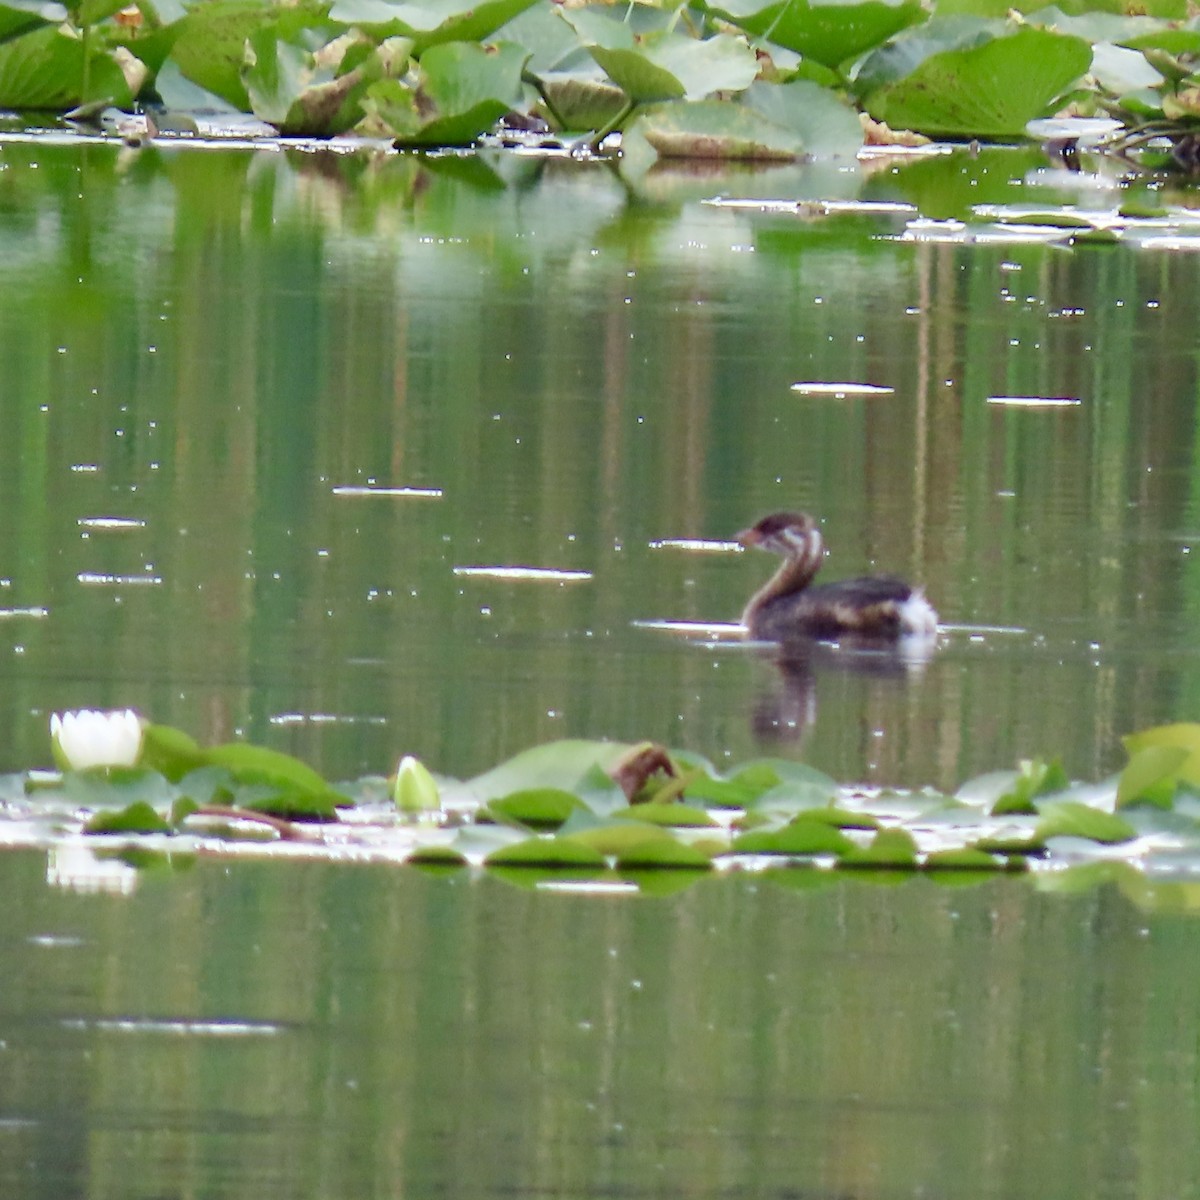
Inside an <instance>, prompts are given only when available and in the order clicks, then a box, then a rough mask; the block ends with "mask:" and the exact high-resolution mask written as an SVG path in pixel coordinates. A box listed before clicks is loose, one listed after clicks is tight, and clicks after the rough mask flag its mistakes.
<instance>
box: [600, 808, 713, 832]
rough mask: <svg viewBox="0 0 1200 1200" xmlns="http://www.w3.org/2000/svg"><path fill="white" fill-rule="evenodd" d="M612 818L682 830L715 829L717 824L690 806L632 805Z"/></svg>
mask: <svg viewBox="0 0 1200 1200" xmlns="http://www.w3.org/2000/svg"><path fill="white" fill-rule="evenodd" d="M613 815H614V816H617V817H620V818H621V819H622V820H625V821H645V822H646V823H647V824H649V825H664V826H674V827H677V828H678V827H683V828H703V827H715V826H716V825H717V822H716V821H714V820H713V819H712V817H710V816H709V815H708V813H706V812H705V811H704V809H702V808H695V807H693V806H692V805H690V804H663V803H656V802H651V803H648V804H633V805H630V807H629V808H624V809H619V810H618V811H617V812H616V813H614V814H613Z"/></svg>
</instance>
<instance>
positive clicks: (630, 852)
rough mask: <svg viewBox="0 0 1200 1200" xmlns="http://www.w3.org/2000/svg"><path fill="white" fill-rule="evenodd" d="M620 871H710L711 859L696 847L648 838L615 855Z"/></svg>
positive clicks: (670, 839) (673, 840)
mask: <svg viewBox="0 0 1200 1200" xmlns="http://www.w3.org/2000/svg"><path fill="white" fill-rule="evenodd" d="M617 867H618V868H620V869H622V870H633V869H641V870H647V869H650V868H656V869H657V868H671V869H678V868H686V869H689V870H693V871H704V870H711V869H712V859H711V858H710V857H709V856H708V855H707V854H705V853H704V851H703V850H700V849H698V848H697V847H696V846H689V845H687V844H686V843H684V842H677V841H676V840H675V839H674V838H649V839H646V840H645V841H640V842H634V843H633V844H632V845H630V846H628V847H626V849H624V850H623V851H621V852H620V853H619V854H618V855H617Z"/></svg>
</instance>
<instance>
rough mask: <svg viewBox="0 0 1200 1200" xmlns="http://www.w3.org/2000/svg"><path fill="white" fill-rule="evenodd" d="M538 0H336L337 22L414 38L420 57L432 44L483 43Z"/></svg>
mask: <svg viewBox="0 0 1200 1200" xmlns="http://www.w3.org/2000/svg"><path fill="white" fill-rule="evenodd" d="M536 3H537V0H481V2H480V3H475V4H470V3H467V4H464V3H463V0H336V3H335V4H334V5H333V7H332V9H331V10H330V13H329V15H330V17H331V18H332V19H333V20H334V21H341V22H344V23H345V24H346V25H357V26H360V27H361V26H366V27H370V28H373V29H374V30H375V32H376V33H377V34H385V33H390V34H393V35H395V34H402V35H404V36H406V37H409V38H411V39H412V42H413V53H414V54H415V55H417V57H418V58H420V57H421V56H422V55H423V54H424V53H425V51H426V50H427V49H429V47H431V46H438V45H441V44H443V43H448V42H461V43H464V44H465V43H470V42H481V41H483V40H484V39H485V38H489V37H491V36H492V34H494V33H495V32H496V30H498V29H499V28H500V27H501V26H502V25H504V24H506V23H507V22H509V21H511V20H512V19H513V18H514V17H516V16H518V15H519V14H520V13H522V12H524V11H525V10H526V9H527V8H529V7H530V6H531V5H533V4H536Z"/></svg>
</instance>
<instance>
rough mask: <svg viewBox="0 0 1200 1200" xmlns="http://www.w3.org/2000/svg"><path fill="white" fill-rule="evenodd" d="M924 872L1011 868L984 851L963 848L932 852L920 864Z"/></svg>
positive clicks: (1001, 859)
mask: <svg viewBox="0 0 1200 1200" xmlns="http://www.w3.org/2000/svg"><path fill="white" fill-rule="evenodd" d="M921 866H922V867H923V869H924V870H926V871H1007V870H1011V869H1012V868H1011V867H1010V865H1009V864H1008V863H1007V862H1006V861H1005V860H1004V859H1003V858H1000V857H999V856H997V855H994V854H989V853H988V852H987V851H986V850H980V849H977V848H972V847H965V848H963V849H961V850H934V851H933V852H932V853H930V854H927V855H926V856H925V861H924V862H923V863H922V864H921Z"/></svg>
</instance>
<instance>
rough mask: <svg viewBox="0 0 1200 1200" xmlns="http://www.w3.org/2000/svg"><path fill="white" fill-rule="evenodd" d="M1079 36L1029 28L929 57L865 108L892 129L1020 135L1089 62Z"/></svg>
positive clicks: (870, 99) (962, 134)
mask: <svg viewBox="0 0 1200 1200" xmlns="http://www.w3.org/2000/svg"><path fill="white" fill-rule="evenodd" d="M1091 58H1092V51H1091V47H1090V46H1089V45H1088V43H1087V42H1085V41H1084V40H1083V39H1082V38H1077V37H1068V36H1066V35H1063V34H1058V33H1053V32H1051V31H1050V30H1046V29H1033V28H1029V27H1027V26H1024V27H1021V28H1019V29H1018V30H1017V31H1016V32H1015V33H1011V34H1008V35H1006V36H1003V37H990V38H988V40H986V41H985V42H984V43H983V44H982V45H978V46H972V47H969V48H967V49H951V50H945V51H942V52H941V53H933V54H930V55H929V57H927V58H925V59H924V60H923V61H922V62H921V63H920V65H919V66H917V67H916V68H915V70H913V71H912V72H911V74H908V75H906V76H905V77H904V78H902V79H899V80H897V81H896V82H894V83H888V84H885V85H883V86H881V87H878V88H876V89H875V90H874V91H872V92H870V93H869V94H868V95H867V96H866V98H865V105H866V109H867V111H868V112H869V113H870V114H871V116H872V117H874V118H875V119H876V120H878V121H885V122H886V123H887V124H888V125H890V126H891V127H892V128H893V129H915V130H918V131H920V132H921V133H925V134H928V135H929V136H931V137H976V138H999V139H1003V138H1018V137H1020V136H1021V135H1022V133H1023V131H1024V129H1025V126H1026V124H1027V123H1028V122H1029V121H1032V120H1034V119H1035V118H1037V117H1044V116H1047V115H1049V114H1050V113H1051V112H1052V111H1053V110H1054V108H1055V106H1056V102H1057V101H1058V100H1059V98H1060V97H1061V96H1062V95H1063V93H1064V92H1065V91H1066V90H1067V89H1068V88H1070V87H1071V85H1072V84H1074V83H1075V82H1076V80H1078V79H1079V78H1080V77H1081V76H1082V75H1083V74H1084V72H1085V71H1087V69H1088V66H1089V65H1090V63H1091Z"/></svg>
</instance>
